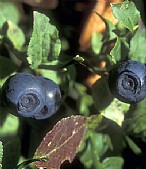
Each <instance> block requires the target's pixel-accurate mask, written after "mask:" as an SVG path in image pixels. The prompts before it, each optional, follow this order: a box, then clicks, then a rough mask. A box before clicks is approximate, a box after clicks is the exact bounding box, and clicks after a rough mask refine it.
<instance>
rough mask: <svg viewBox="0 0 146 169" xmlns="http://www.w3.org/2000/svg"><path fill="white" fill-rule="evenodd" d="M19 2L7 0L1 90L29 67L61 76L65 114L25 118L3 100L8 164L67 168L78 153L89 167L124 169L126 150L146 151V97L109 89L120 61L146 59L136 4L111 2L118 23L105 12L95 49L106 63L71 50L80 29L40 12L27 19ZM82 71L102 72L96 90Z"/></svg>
mask: <svg viewBox="0 0 146 169" xmlns="http://www.w3.org/2000/svg"><path fill="white" fill-rule="evenodd" d="M38 3H39V2H38ZM40 3H41V2H40ZM17 5H18V6H17ZM17 5H16V4H15V3H13V2H4V1H0V18H1V19H0V90H1V88H2V86H3V84H4V83H5V80H6V79H7V78H8V77H10V76H11V75H12V74H15V73H17V72H29V73H32V74H35V75H43V76H44V77H47V78H50V79H52V80H53V81H55V82H56V83H57V84H58V85H59V86H60V88H61V91H62V101H61V107H60V109H59V111H58V112H57V113H56V114H55V115H53V116H52V117H50V118H49V119H46V120H42V121H39V120H35V119H28V118H24V119H23V118H17V117H15V116H13V115H11V114H10V113H11V110H9V109H6V108H4V107H3V106H2V105H0V168H1V166H2V165H3V166H2V167H3V168H4V169H7V168H9V169H14V168H17V169H20V168H29V169H34V168H35V166H36V167H37V168H40V167H46V168H48V169H50V168H60V166H62V167H63V164H64V163H63V162H64V161H65V160H69V162H72V161H73V159H74V157H75V156H76V157H77V158H78V159H79V160H80V162H81V163H82V164H83V165H84V167H85V168H86V169H91V168H94V169H122V167H123V166H124V165H125V163H128V162H127V161H128V160H127V159H126V158H125V157H124V155H123V152H124V150H125V149H126V150H127V149H131V151H133V152H134V153H135V156H137V158H140V156H139V155H141V154H144V155H145V154H146V152H145V151H144V150H143V149H142V148H141V145H139V142H140V143H142V144H145V142H146V118H145V116H146V111H145V109H146V104H145V102H146V100H144V101H142V102H140V103H138V104H134V105H130V104H126V103H123V102H120V101H118V100H117V99H115V98H113V96H112V95H111V93H110V90H109V86H108V74H109V71H110V70H111V69H112V67H113V66H114V65H115V64H117V63H119V62H121V61H123V60H127V59H131V60H137V61H139V62H142V63H144V64H146V56H145V53H146V52H145V50H146V48H145V42H146V30H145V26H144V24H143V22H142V19H141V14H140V12H141V11H139V10H137V7H136V5H135V4H134V3H133V2H132V1H124V2H121V3H118V4H111V9H112V11H113V14H114V16H115V17H116V18H117V21H118V22H117V24H116V25H113V23H111V22H110V21H108V20H106V19H104V18H102V16H100V17H101V19H102V20H103V21H104V22H105V25H106V30H105V32H104V34H102V33H99V32H98V33H97V32H94V33H93V34H92V39H91V45H92V47H91V50H90V51H89V53H88V54H90V55H92V56H93V58H94V61H96V62H98V63H99V64H100V63H101V61H104V62H106V66H105V67H104V68H102V67H98V66H97V64H95V63H93V62H92V61H91V60H90V58H87V57H86V56H85V55H86V54H85V53H81V56H80V55H79V54H80V53H79V52H78V53H77V52H76V53H75V54H74V53H71V52H72V48H73V47H74V45H73V46H71V44H69V45H66V42H67V43H69V39H70V37H71V35H70V34H71V33H72V27H68V28H67V31H65V28H66V27H63V28H62V26H59V23H58V22H59V21H58V19H57V17H55V16H56V14H54V16H53V17H52V15H51V14H52V13H50V12H48V11H47V12H44V13H45V14H44V13H43V12H40V11H39V10H38V11H33V18H32V17H31V15H30V16H29V17H28V16H27V17H26V14H24V12H22V11H21V10H22V9H21V10H20V8H18V7H20V6H21V5H22V2H18V4H17ZM19 5H20V6H19ZM21 7H22V6H21ZM96 14H98V13H96ZM21 15H22V16H21ZM98 15H99V14H98ZM12 16H13V17H12ZM22 18H25V19H24V20H23V19H22ZM32 19H33V23H31V25H29V24H30V21H32ZM22 21H23V22H24V25H23V26H22ZM20 23H21V24H20ZM32 25H33V28H32ZM54 25H56V26H54ZM63 42H64V44H63ZM64 45H66V46H67V48H64V49H65V50H67V51H64V50H63V46H64ZM1 49H2V50H1ZM70 51H71V52H70ZM82 68H83V70H84V69H86V71H89V72H90V73H91V74H93V75H95V74H99V75H100V79H98V80H97V81H96V82H95V83H94V85H92V87H91V88H89V86H87V85H85V79H84V80H82V78H80V77H82V76H84V75H85V74H86V73H84V72H82ZM80 72H82V74H81V73H80ZM1 99H2V97H1ZM0 104H1V101H0ZM51 129H52V130H51ZM22 159H23V160H22ZM142 165H143V164H141V166H142ZM136 167H138V166H136Z"/></svg>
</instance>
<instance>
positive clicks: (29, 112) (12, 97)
mask: <svg viewBox="0 0 146 169" xmlns="http://www.w3.org/2000/svg"><path fill="white" fill-rule="evenodd" d="M60 99H61V94H60V89H59V87H58V85H57V84H55V83H54V82H53V81H52V80H50V79H45V78H43V77H41V76H38V77H37V76H34V75H32V74H28V73H18V74H16V75H14V76H11V77H10V78H9V79H8V80H7V81H6V82H5V84H4V86H3V88H2V104H3V106H6V107H9V108H10V110H11V113H12V114H14V115H16V116H22V117H32V118H36V119H46V118H48V117H50V116H51V115H52V114H54V113H55V112H56V111H57V110H58V108H59V103H60Z"/></svg>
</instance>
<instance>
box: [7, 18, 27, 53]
mask: <svg viewBox="0 0 146 169" xmlns="http://www.w3.org/2000/svg"><path fill="white" fill-rule="evenodd" d="M7 25H8V29H7V35H6V36H7V38H8V39H9V40H10V41H11V43H12V44H13V46H14V48H15V49H17V50H18V51H20V50H21V49H22V47H23V45H24V44H25V35H24V33H23V32H22V30H21V29H20V28H19V27H18V26H17V25H16V24H15V23H13V22H11V21H8V22H7Z"/></svg>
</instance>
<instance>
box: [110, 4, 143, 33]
mask: <svg viewBox="0 0 146 169" xmlns="http://www.w3.org/2000/svg"><path fill="white" fill-rule="evenodd" d="M111 6H112V10H113V14H114V16H115V17H116V18H117V19H118V21H119V22H121V23H122V24H123V25H124V26H125V27H126V28H128V29H129V30H130V31H131V32H133V31H134V30H135V28H136V26H137V23H138V21H139V20H140V12H139V11H138V10H137V9H136V6H135V4H134V3H133V2H130V1H124V2H122V3H118V4H112V5H111Z"/></svg>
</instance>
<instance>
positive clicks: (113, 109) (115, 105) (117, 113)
mask: <svg viewBox="0 0 146 169" xmlns="http://www.w3.org/2000/svg"><path fill="white" fill-rule="evenodd" d="M129 107H130V104H127V103H123V102H121V101H119V100H118V99H116V98H115V99H114V100H113V101H112V103H111V104H110V105H109V106H108V107H107V108H106V109H105V110H103V111H101V114H102V115H103V116H105V117H106V118H108V119H110V120H112V121H114V122H116V123H117V124H118V125H119V126H121V125H122V123H123V121H124V116H125V113H126V112H127V111H128V110H129Z"/></svg>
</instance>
